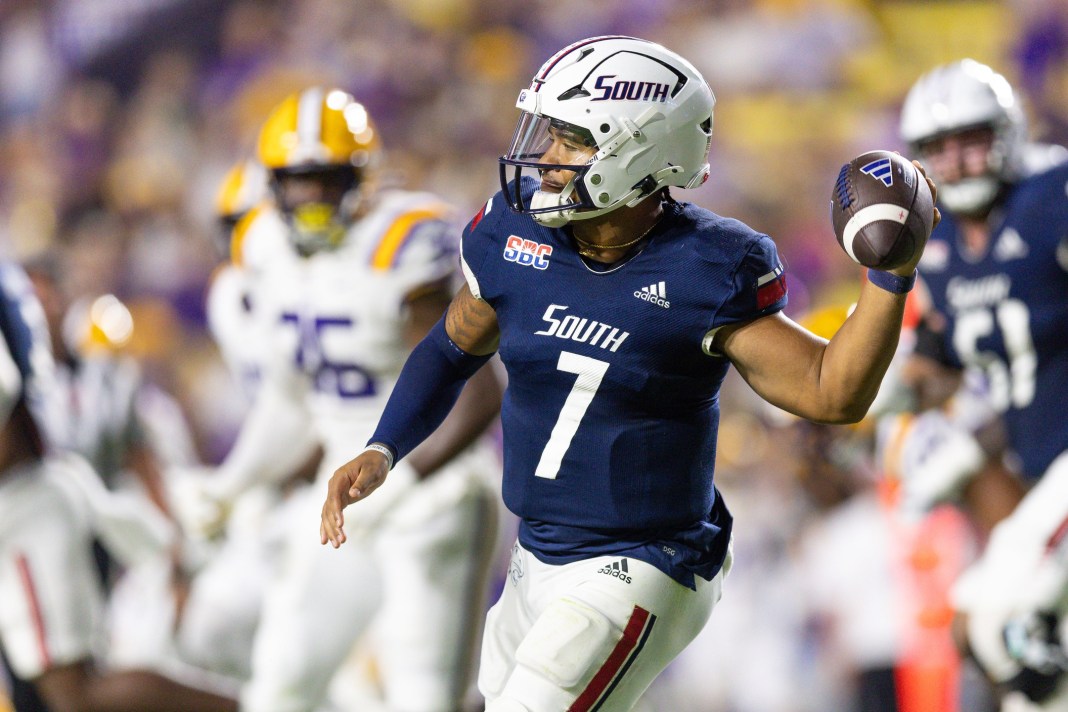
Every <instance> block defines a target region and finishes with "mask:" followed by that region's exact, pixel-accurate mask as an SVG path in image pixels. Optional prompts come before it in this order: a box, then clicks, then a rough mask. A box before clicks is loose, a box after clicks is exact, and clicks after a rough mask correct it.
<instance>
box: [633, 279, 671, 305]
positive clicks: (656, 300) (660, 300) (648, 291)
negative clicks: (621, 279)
mask: <svg viewBox="0 0 1068 712" xmlns="http://www.w3.org/2000/svg"><path fill="white" fill-rule="evenodd" d="M634 296H636V297H637V298H638V299H642V300H644V301H647V302H652V303H653V304H655V305H657V306H658V307H664V308H665V309H667V308H669V307H670V306H671V302H669V301H668V300H667V290H666V288H665V287H664V283H663V282H657V283H656V284H650V285H649V286H648V287H642V288H641V289H635V290H634Z"/></svg>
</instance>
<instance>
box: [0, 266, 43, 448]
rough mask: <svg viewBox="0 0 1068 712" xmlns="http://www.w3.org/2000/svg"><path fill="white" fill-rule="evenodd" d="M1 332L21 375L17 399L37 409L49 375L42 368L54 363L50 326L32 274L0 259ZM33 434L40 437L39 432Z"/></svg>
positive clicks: (32, 408)
mask: <svg viewBox="0 0 1068 712" xmlns="http://www.w3.org/2000/svg"><path fill="white" fill-rule="evenodd" d="M0 332H2V333H3V337H4V342H5V344H6V345H7V349H8V351H9V352H10V354H11V358H12V360H13V361H14V362H15V366H16V367H17V368H18V370H19V375H20V376H21V380H22V384H21V394H20V395H19V398H18V400H19V402H20V403H23V404H25V405H26V406H27V407H28V408H30V410H31V411H35V410H36V409H37V407H38V406H39V405H40V399H41V396H42V394H41V392H40V388H41V385H42V383H41V381H42V377H43V376H45V375H46V374H43V373H42V371H44V370H47V369H48V368H50V367H51V365H52V357H51V350H50V345H49V341H48V327H47V324H46V323H45V317H44V312H43V311H42V309H41V305H40V303H39V302H38V301H37V297H36V295H35V294H34V292H33V285H32V283H31V282H30V280H29V277H27V276H26V273H25V272H24V271H23V270H22V268H21V267H19V266H17V265H14V264H11V263H5V262H0ZM48 375H50V374H48ZM31 435H32V436H33V437H34V438H35V439H38V433H32V434H31Z"/></svg>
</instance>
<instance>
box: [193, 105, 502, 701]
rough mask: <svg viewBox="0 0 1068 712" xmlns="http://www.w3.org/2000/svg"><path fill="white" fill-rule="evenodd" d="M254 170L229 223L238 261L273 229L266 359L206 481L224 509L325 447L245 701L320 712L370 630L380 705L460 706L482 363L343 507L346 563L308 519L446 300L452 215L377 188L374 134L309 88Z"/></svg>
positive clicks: (487, 464) (469, 640) (484, 462)
mask: <svg viewBox="0 0 1068 712" xmlns="http://www.w3.org/2000/svg"><path fill="white" fill-rule="evenodd" d="M259 159H260V161H261V162H262V164H263V165H264V166H265V167H266V168H267V169H268V171H269V172H270V176H271V180H270V182H271V187H272V191H273V198H274V201H273V202H274V206H273V207H272V206H264V208H263V210H261V211H257V212H255V213H253V214H251V215H250V216H248V217H247V218H246V221H247V222H246V223H244V224H239V226H238V231H239V232H240V231H242V230H244V232H243V234H242V235H241V236H240V237H238V238H237V239H238V240H240V243H238V242H237V241H235V245H236V247H235V252H236V253H237V254H238V255H239V259H247V258H246V255H247V253H248V252H249V251H251V250H253V249H256V246H257V245H262V244H265V243H266V241H267V240H271V239H275V240H276V239H278V238H282V239H284V240H285V241H286V245H287V249H286V250H285V251H284V252H279V253H277V254H274V253H272V256H271V257H270V259H267V260H265V261H264V263H263V265H262V270H261V271H260V272H259V274H258V275H257V276H256V279H257V280H258V281H259V284H262V285H265V288H264V289H257V290H256V296H257V297H258V302H257V304H256V309H257V310H260V309H262V318H263V319H264V321H263V322H262V323H263V324H265V326H266V328H267V329H268V344H269V356H268V358H267V361H268V362H267V363H266V364H265V366H264V372H263V382H262V384H261V386H260V389H259V392H258V394H257V398H256V401H255V403H254V405H253V407H252V410H251V412H250V414H249V417H248V419H247V420H246V422H245V424H244V426H243V428H242V431H241V433H240V435H239V437H238V441H237V443H236V444H235V446H234V449H233V451H232V452H231V453H230V454H229V455H228V456H227V458H226V460H225V461H224V462H223V463H222V465H221V466H220V467H219V470H218V472H217V473H216V475H214V476H213V477H212V478H210V479H209V480H206V481H205V483H204V485H205V490H206V493H207V494H208V495H209V496H210V497H211V498H212V499H214V500H215V501H216V502H217V503H218V504H219V505H220V506H221V507H222V508H225V507H226V506H228V505H229V503H232V502H233V501H234V500H235V499H236V498H237V497H238V496H239V495H240V494H241V493H242V492H243V491H245V490H247V489H248V488H249V487H251V486H253V485H254V484H256V483H258V482H262V481H272V480H276V478H278V477H282V476H284V475H286V474H288V472H289V471H290V470H291V468H292V467H294V466H295V465H296V464H298V463H299V462H300V461H302V460H303V459H304V458H306V457H307V456H308V455H309V453H311V452H312V451H314V449H315V448H316V447H318V446H320V445H321V447H322V448H323V449H324V456H323V462H322V465H321V467H320V470H319V473H320V476H319V479H318V481H317V484H316V486H315V491H314V496H313V497H310V498H307V505H308V507H307V508H306V509H305V508H303V507H300V506H297V507H295V511H294V512H293V517H292V521H291V523H290V530H289V534H288V548H287V550H286V552H285V555H284V556H285V558H284V561H283V563H282V568H281V571H280V572H279V574H278V578H277V580H276V581H274V582H273V583H272V585H271V586H270V589H269V591H268V593H267V600H266V604H265V608H264V611H263V618H262V622H261V625H260V628H259V630H258V631H257V634H256V642H255V647H254V652H253V661H252V677H251V680H250V681H249V683H248V685H247V686H246V687H245V689H244V691H243V693H242V704H243V709H247V710H249V711H250V712H256V711H262V712H285V711H288V710H312V709H315V708H316V707H317V706H318V705H319V704H321V703H322V702H323V701H324V700H325V699H326V697H327V694H328V686H329V684H330V681H331V678H332V677H333V676H334V674H335V672H336V671H337V670H338V669H339V667H340V666H341V665H342V663H343V662H344V661H345V659H346V657H347V656H348V654H349V653H350V651H351V650H352V648H353V646H354V643H355V642H356V641H357V639H358V638H359V637H360V636H361V634H363V633H365V632H367V631H368V630H369V626H370V625H371V622H372V620H374V621H375V626H374V631H373V635H374V644H373V649H374V654H375V658H376V665H377V670H378V671H379V676H380V681H381V685H382V688H383V690H382V694H383V696H384V699H385V702H386V705H387V707H388V708H389V709H391V710H397V711H403V712H420V711H425V712H447V711H450V710H458V709H460V708H461V706H462V704H463V702H464V698H465V695H466V693H467V682H468V680H469V678H470V672H471V665H472V655H473V653H474V643H475V642H476V640H477V632H478V630H479V625H478V621H479V620H480V619H481V616H482V613H483V601H484V598H485V591H484V589H485V587H486V581H485V577H486V568H487V566H488V563H489V561H490V556H491V554H492V553H493V552H492V549H493V545H494V542H495V533H494V532H495V515H496V504H495V493H494V490H493V488H492V486H491V484H490V481H489V478H491V477H492V473H493V472H494V470H495V468H496V467H497V465H496V458H495V457H494V456H493V455H492V454H490V453H488V452H487V451H486V449H485V447H484V446H483V447H480V448H476V449H475V450H472V451H466V450H467V449H468V447H469V446H470V445H472V444H474V443H475V442H476V440H477V439H478V437H479V436H480V434H481V433H483V432H484V431H485V430H486V428H487V427H488V426H489V425H490V424H491V423H492V422H493V420H494V418H495V417H496V413H497V409H498V407H499V402H500V387H499V385H498V383H497V379H496V377H495V375H494V374H493V372H492V370H489V369H488V370H487V372H486V374H484V378H482V379H479V381H478V382H474V383H472V388H471V389H470V391H469V392H468V393H467V394H466V395H465V397H464V401H465V403H466V410H462V411H459V412H458V413H457V415H458V417H457V418H456V419H455V420H454V421H453V422H451V423H448V424H446V425H445V426H444V427H443V428H442V430H441V431H440V433H439V436H440V437H439V438H438V439H437V440H436V441H435V442H432V443H428V447H427V448H426V449H425V450H424V451H423V452H422V453H421V454H420V456H419V457H415V458H413V460H412V462H411V466H410V467H409V468H408V469H407V471H406V472H405V473H403V474H400V473H398V474H399V476H398V477H397V487H396V488H394V489H395V490H396V491H395V492H394V493H393V495H394V496H393V497H392V498H389V497H383V501H382V502H380V503H372V504H371V505H370V506H368V507H367V508H365V509H364V510H361V511H360V512H358V513H357V515H356V516H357V519H358V520H361V521H362V527H361V535H360V539H361V541H360V542H359V543H358V545H357V546H353V547H351V551H350V552H349V553H348V555H347V556H346V557H345V560H344V561H340V560H338V559H337V558H336V556H332V555H331V554H332V552H330V551H328V550H325V549H322V547H320V546H319V545H318V542H317V541H316V540H315V539H316V538H315V526H314V523H315V518H314V514H315V511H316V509H317V507H318V500H319V498H320V497H321V493H322V491H323V487H324V486H325V481H326V478H327V477H329V474H330V473H332V472H333V469H334V468H336V467H337V466H338V465H339V464H340V463H341V462H343V461H344V459H346V458H347V457H348V454H349V451H350V449H351V447H352V443H353V442H360V441H364V440H366V439H367V437H369V435H370V433H371V430H372V429H373V427H374V423H375V422H376V420H377V417H378V415H379V413H380V412H381V408H382V406H383V405H384V403H385V399H386V398H387V397H388V395H389V393H390V391H391V389H392V385H393V382H394V381H395V379H396V377H397V374H398V373H399V372H400V367H401V365H402V364H403V360H404V357H405V355H406V354H407V352H408V349H409V348H410V347H411V345H412V344H414V343H416V342H417V341H418V340H419V339H420V338H421V337H422V335H423V334H425V333H426V331H427V330H428V329H429V328H430V326H431V325H432V324H433V323H434V322H435V321H437V320H438V319H439V318H440V317H441V315H442V313H443V312H444V309H445V307H446V305H447V304H448V300H449V299H450V298H451V295H452V291H453V289H454V287H455V279H456V274H455V273H456V267H457V257H456V255H457V253H456V249H457V247H456V233H455V231H454V228H453V226H452V224H451V222H450V220H451V214H450V211H449V209H448V208H447V207H446V206H445V205H444V204H443V203H442V202H441V201H440V199H438V198H436V197H435V196H432V195H429V194H426V193H408V192H402V191H396V190H387V189H384V188H382V187H381V186H380V185H379V184H378V183H379V181H380V180H381V179H382V175H381V172H380V163H381V161H382V156H381V153H380V139H379V137H378V135H377V134H376V128H375V127H374V125H373V124H372V122H371V120H370V117H369V116H368V115H367V112H366V110H365V109H364V107H363V106H362V105H361V104H359V103H358V102H356V101H355V100H354V99H353V98H352V96H351V95H349V94H347V93H346V92H343V91H340V90H336V89H322V88H310V89H306V90H304V91H301V92H300V93H298V94H295V95H293V96H291V97H289V98H287V99H286V100H285V101H283V102H282V103H281V104H279V105H278V106H277V107H276V108H275V109H274V110H273V111H272V112H271V113H270V115H269V116H268V118H267V120H266V122H265V123H264V125H263V128H262V130H261V133H260V139H259ZM465 451H466V452H465ZM439 468H440V469H441V472H436V471H437V470H439ZM431 474H433V476H432V477H428V476H429V475H431ZM424 478H426V479H425V481H423V480H424ZM383 505H384V506H383ZM309 517H311V518H310V519H309ZM323 595H327V596H328V598H329V599H330V603H329V604H326V603H324V601H323V599H322V596H323Z"/></svg>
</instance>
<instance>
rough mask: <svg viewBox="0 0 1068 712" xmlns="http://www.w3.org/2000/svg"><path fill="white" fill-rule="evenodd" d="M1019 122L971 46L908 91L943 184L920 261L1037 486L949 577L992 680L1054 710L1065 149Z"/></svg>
mask: <svg viewBox="0 0 1068 712" xmlns="http://www.w3.org/2000/svg"><path fill="white" fill-rule="evenodd" d="M1026 133H1027V129H1026V120H1025V117H1024V114H1023V111H1022V109H1021V107H1020V103H1019V100H1018V99H1017V97H1016V95H1015V92H1014V91H1013V89H1012V87H1011V86H1010V84H1009V83H1008V81H1007V80H1006V79H1005V78H1004V77H1003V76H1001V75H1000V74H998V73H996V72H994V71H993V70H992V69H991V68H990V67H988V66H986V65H983V64H980V63H979V62H975V61H973V60H969V59H965V60H961V61H958V62H954V63H951V64H947V65H944V66H941V67H937V68H935V69H933V70H931V71H930V72H928V73H926V74H925V75H924V76H922V77H920V79H919V80H918V81H917V82H916V83H915V84H914V85H913V87H912V89H911V90H910V92H909V94H908V96H907V97H906V99H905V103H904V105H903V107H902V114H901V134H902V138H903V139H905V141H907V142H908V143H909V144H910V145H911V146H912V148H913V149H914V150H915V151H916V152H917V154H918V156H919V157H920V160H921V161H922V162H923V163H924V165H925V166H926V167H927V169H928V171H929V172H930V173H931V175H932V176H934V177H935V179H936V180H938V181H939V184H940V186H941V188H940V205H941V208H942V215H943V220H942V221H941V223H940V224H939V225H938V227H937V228H936V229H935V230H934V231H933V233H932V236H931V239H930V242H929V243H928V245H927V249H926V251H925V253H924V256H923V259H922V260H921V261H920V263H919V270H920V273H921V275H922V277H923V280H924V284H925V285H926V288H927V291H928V293H929V296H930V302H931V307H932V308H933V309H934V310H935V313H936V314H937V315H939V316H938V317H936V318H939V319H943V320H944V321H945V334H946V343H945V346H946V353H947V354H948V356H947V360H948V361H949V362H950V363H951V365H955V366H957V367H960V368H969V369H976V370H977V371H978V372H981V373H982V374H983V376H984V377H985V385H986V391H987V392H988V393H989V400H990V405H991V406H992V409H993V410H994V411H996V412H997V413H1000V414H1001V419H1002V421H1003V423H1004V426H1005V430H1006V432H1007V435H1008V438H1007V440H1008V446H1009V448H1010V449H1011V450H1012V451H1013V452H1014V454H1015V456H1016V461H1017V463H1018V465H1017V467H1018V470H1019V474H1020V475H1021V476H1022V477H1023V479H1024V481H1025V483H1026V484H1027V486H1029V488H1030V489H1029V490H1027V492H1026V494H1025V495H1023V498H1022V500H1019V503H1018V504H1016V506H1015V509H1013V510H1011V511H1012V513H1011V514H1010V515H1008V516H1007V517H1006V518H1005V519H1003V520H1002V521H1001V522H1000V523H998V524H997V526H996V527H995V528H994V529H993V531H992V533H991V536H990V538H989V542H988V544H987V547H986V549H985V551H984V552H983V555H982V557H981V558H980V560H979V561H978V562H977V564H976V565H975V566H974V567H972V568H971V569H970V570H968V571H967V572H966V573H965V574H964V576H963V577H962V578H961V580H960V581H959V582H958V584H957V586H956V588H955V591H954V597H955V605H956V607H957V609H958V612H959V613H960V614H961V617H960V623H961V625H960V629H961V630H962V631H966V636H965V637H966V641H965V642H966V645H967V648H968V649H969V650H970V651H971V653H973V655H974V656H975V658H976V659H977V660H978V661H979V663H980V664H981V665H982V667H983V668H984V670H985V672H986V673H987V674H988V676H989V677H990V678H991V679H992V680H993V682H995V683H997V684H998V685H999V688H1000V689H1001V691H1003V692H1004V693H1005V694H1010V693H1023V694H1024V695H1026V696H1027V697H1029V698H1031V700H1032V701H1034V702H1036V703H1038V704H1040V705H1041V709H1051V710H1053V709H1064V708H1065V706H1066V705H1068V678H1065V676H1064V674H1063V673H1064V669H1065V667H1068V657H1066V656H1065V652H1064V650H1063V645H1062V643H1061V642H1060V641H1061V638H1062V636H1061V632H1060V631H1059V630H1058V629H1059V628H1063V627H1064V625H1066V624H1065V623H1064V612H1065V607H1066V606H1065V603H1066V601H1068V565H1066V564H1065V561H1068V418H1065V417H1064V402H1065V397H1066V395H1068V340H1066V339H1065V334H1068V164H1064V163H1061V164H1059V165H1057V164H1056V163H1053V164H1052V165H1046V166H1042V167H1038V168H1036V167H1035V166H1034V165H1031V164H1030V163H1029V154H1028V151H1029V149H1030V148H1031V147H1030V146H1029V145H1028V144H1027V143H1026V142H1025V141H1026ZM1045 153H1046V155H1054V154H1053V153H1052V152H1050V151H1046V152H1045ZM1031 155H1037V154H1035V153H1034V152H1033V151H1032V153H1031ZM991 494H993V493H991ZM1018 497H1019V496H1018V495H1017V496H1016V499H1018ZM999 508H1000V507H999ZM1058 661H1061V662H1058Z"/></svg>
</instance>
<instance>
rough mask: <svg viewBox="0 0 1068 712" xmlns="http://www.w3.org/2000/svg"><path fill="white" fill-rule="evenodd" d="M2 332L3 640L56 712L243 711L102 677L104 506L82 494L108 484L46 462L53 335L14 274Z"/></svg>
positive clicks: (205, 696) (129, 677)
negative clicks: (100, 532) (100, 541)
mask: <svg viewBox="0 0 1068 712" xmlns="http://www.w3.org/2000/svg"><path fill="white" fill-rule="evenodd" d="M0 326H2V331H3V336H4V345H3V350H2V354H0V372H2V374H3V376H2V378H3V386H2V389H3V395H2V405H3V411H4V413H3V415H4V425H3V429H2V432H0V458H2V463H0V604H2V605H0V610H2V611H3V613H2V614H0V642H2V644H3V646H4V649H5V652H6V654H7V656H8V658H9V660H10V662H11V664H12V668H13V670H14V672H15V673H16V674H17V675H19V676H20V677H22V678H23V679H25V680H29V681H31V682H32V684H33V685H34V687H35V689H36V691H37V692H38V693H39V695H40V697H41V699H42V700H43V701H44V703H45V704H46V705H47V707H48V708H49V709H50V710H53V711H54V712H66V711H67V710H75V711H77V710H101V711H103V710H125V709H128V710H134V709H158V710H175V711H177V710H205V711H207V710H235V709H236V704H235V703H234V702H232V701H228V700H226V699H224V698H222V697H218V696H216V695H213V694H210V693H206V692H200V691H197V690H194V689H191V688H187V687H184V686H182V685H180V684H178V683H175V682H173V681H172V680H170V679H168V678H165V677H162V676H160V675H158V674H155V673H152V672H148V671H144V670H126V671H121V672H111V673H108V672H100V671H99V670H98V669H97V667H96V665H97V663H98V662H99V660H100V659H99V658H98V657H97V656H98V653H99V652H101V648H100V643H101V642H102V640H101V638H100V637H99V636H100V634H101V632H102V629H101V627H100V626H101V625H102V616H103V599H102V593H101V586H100V579H99V574H98V572H97V570H96V565H95V563H94V562H93V557H92V551H91V539H92V534H93V532H92V526H93V524H94V523H95V521H94V520H95V518H96V512H95V511H94V510H96V509H97V504H98V503H93V502H90V501H87V500H88V498H87V497H85V496H84V492H83V490H82V489H81V488H80V487H78V486H77V485H76V484H75V481H76V480H77V479H79V478H84V477H88V478H95V477H96V475H95V473H93V472H92V471H90V470H89V469H88V466H87V465H86V464H85V463H84V461H81V460H79V459H77V458H70V459H63V460H60V459H55V458H52V459H48V458H45V457H44V453H45V449H46V445H45V442H44V436H45V435H46V433H45V431H44V430H43V429H42V428H40V427H39V426H38V425H37V420H36V419H35V416H34V415H32V414H31V412H32V411H34V410H36V408H38V407H40V406H43V405H44V404H45V403H46V402H47V400H48V399H49V398H50V397H52V396H51V395H49V394H48V392H47V391H48V389H50V388H54V387H55V383H54V380H53V379H54V375H53V374H52V372H51V369H52V360H51V354H50V353H49V346H48V331H47V328H48V327H47V324H46V322H45V319H44V314H43V311H42V309H41V307H40V304H39V302H38V301H37V300H36V297H35V296H34V294H33V291H32V286H31V284H30V282H29V280H28V278H27V277H26V276H25V274H24V273H23V272H22V271H21V269H19V268H17V267H14V266H12V265H10V264H5V265H4V266H3V267H2V268H0ZM101 491H102V492H105V493H106V490H103V488H102V487H101ZM102 496H105V497H106V495H102Z"/></svg>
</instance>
